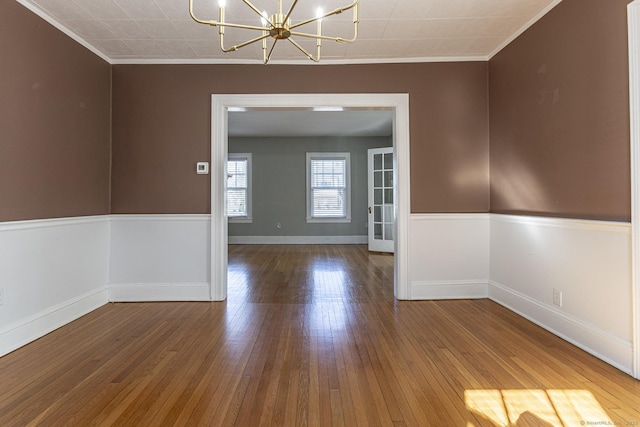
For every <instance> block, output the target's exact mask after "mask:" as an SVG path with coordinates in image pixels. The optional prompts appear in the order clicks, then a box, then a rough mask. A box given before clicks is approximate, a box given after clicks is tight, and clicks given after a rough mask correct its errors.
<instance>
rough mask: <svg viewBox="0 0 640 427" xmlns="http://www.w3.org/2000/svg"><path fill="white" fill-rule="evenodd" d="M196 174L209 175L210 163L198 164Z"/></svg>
mask: <svg viewBox="0 0 640 427" xmlns="http://www.w3.org/2000/svg"><path fill="white" fill-rule="evenodd" d="M196 172H197V173H198V175H207V174H208V173H209V162H198V163H196Z"/></svg>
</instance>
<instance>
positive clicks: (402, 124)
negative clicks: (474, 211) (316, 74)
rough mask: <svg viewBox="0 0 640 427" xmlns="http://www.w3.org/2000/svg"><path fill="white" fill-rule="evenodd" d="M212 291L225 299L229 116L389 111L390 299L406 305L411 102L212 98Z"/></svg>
mask: <svg viewBox="0 0 640 427" xmlns="http://www.w3.org/2000/svg"><path fill="white" fill-rule="evenodd" d="M211 105H212V108H211V114H212V119H211V126H212V127H211V170H212V174H211V288H210V298H211V300H212V301H221V300H224V299H226V297H227V264H228V249H227V248H228V246H227V245H228V225H227V217H226V212H225V192H226V186H227V180H226V176H225V174H224V171H225V166H226V160H227V155H228V111H229V109H236V110H237V109H242V108H248V109H251V108H264V109H269V108H288V109H309V108H318V107H334V108H347V109H355V110H357V109H363V110H366V109H376V108H377V109H379V108H383V109H388V110H390V111H391V112H392V116H393V138H392V140H393V147H394V154H395V156H394V161H395V163H396V168H395V177H396V179H395V180H394V182H395V185H396V191H394V194H395V196H394V197H395V201H396V203H395V205H396V221H395V226H394V228H395V233H394V235H395V236H396V237H397V238H396V241H395V254H396V255H395V257H394V295H395V297H396V298H397V299H409V297H410V295H409V279H408V224H409V214H410V202H409V196H410V191H409V99H408V95H407V94H269V95H265V94H260V95H212V102H211Z"/></svg>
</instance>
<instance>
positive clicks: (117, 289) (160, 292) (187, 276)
mask: <svg viewBox="0 0 640 427" xmlns="http://www.w3.org/2000/svg"><path fill="white" fill-rule="evenodd" d="M210 239H211V219H210V216H209V215H112V216H111V250H110V262H109V300H110V301H209V300H210V299H211V294H210V292H211V287H210V279H209V277H210V264H211V259H210Z"/></svg>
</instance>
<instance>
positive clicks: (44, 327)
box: [0, 287, 108, 356]
mask: <svg viewBox="0 0 640 427" xmlns="http://www.w3.org/2000/svg"><path fill="white" fill-rule="evenodd" d="M107 303H108V299H107V289H106V287H102V288H100V289H96V290H94V291H91V292H88V293H86V294H84V295H80V296H78V297H76V298H73V299H71V300H69V301H65V302H64V303H62V304H58V305H56V306H53V307H49V308H47V309H46V310H44V311H42V312H40V313H37V314H35V315H33V316H30V317H28V318H26V319H23V320H20V321H18V322H15V323H13V324H11V325H9V326H7V327H5V328H2V329H0V356H4V355H5V354H7V353H10V352H12V351H14V350H16V349H18V348H20V347H22V346H24V345H26V344H29V343H30V342H32V341H35V340H37V339H38V338H40V337H43V336H45V335H46V334H48V333H50V332H52V331H54V330H56V329H58V328H60V327H62V326H64V325H66V324H68V323H71V322H73V321H74V320H76V319H78V318H80V317H82V316H84V315H85V314H88V313H90V312H92V311H93V310H95V309H97V308H99V307H102V306H103V305H105V304H107Z"/></svg>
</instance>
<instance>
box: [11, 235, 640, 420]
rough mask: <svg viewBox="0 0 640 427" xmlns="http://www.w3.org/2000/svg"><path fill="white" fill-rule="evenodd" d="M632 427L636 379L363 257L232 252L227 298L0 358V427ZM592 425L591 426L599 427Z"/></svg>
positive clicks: (118, 320) (363, 253)
mask: <svg viewBox="0 0 640 427" xmlns="http://www.w3.org/2000/svg"><path fill="white" fill-rule="evenodd" d="M607 422H609V423H610V424H609V425H640V423H639V422H640V382H638V381H636V380H634V379H633V378H631V377H630V376H628V375H626V374H624V373H622V372H620V371H618V370H617V369H615V368H613V367H611V366H609V365H607V364H606V363H604V362H602V361H600V360H598V359H596V358H594V357H592V356H590V355H588V354H587V353H585V352H583V351H582V350H580V349H578V348H576V347H574V346H573V345H570V344H568V343H567V342H565V341H563V340H561V339H560V338H558V337H556V336H554V335H552V334H550V333H548V332H546V331H544V330H543V329H541V328H539V327H537V326H535V325H534V324H532V323H530V322H528V321H527V320H525V319H523V318H521V317H519V316H518V315H516V314H514V313H512V312H510V311H509V310H507V309H505V308H503V307H501V306H499V305H497V304H495V303H493V302H492V301H489V300H458V301H413V302H408V301H395V300H394V298H393V256H392V255H386V254H372V253H369V252H367V250H366V247H365V246H359V245H345V246H322V245H306V246H293V245H292V246H285V245H283V246H230V248H229V297H228V299H227V301H225V302H213V303H208V302H175V303H174V302H167V303H118V304H108V305H106V306H103V307H101V308H100V309H98V310H96V311H94V312H92V313H90V314H88V315H86V316H84V317H82V318H81V319H79V320H77V321H75V322H73V323H71V324H69V325H67V326H65V327H63V328H60V329H58V330H57V331H55V332H53V333H51V334H49V335H47V336H45V337H43V338H41V339H39V340H37V341H35V342H33V343H31V344H29V345H27V346H25V347H23V348H21V349H19V350H17V351H15V352H13V353H11V354H9V355H7V356H5V357H3V358H0V425H1V426H24V425H39V424H40V425H81V426H84V425H118V426H121V425H136V426H139V425H213V426H219V425H237V426H259V425H273V426H299V425H310V426H342V425H344V426H376V425H380V426H403V425H407V426H429V425H432V426H466V427H472V426H507V425H518V426H525V425H530V426H548V425H551V426H579V425H605V423H607ZM596 423H599V424H596Z"/></svg>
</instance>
